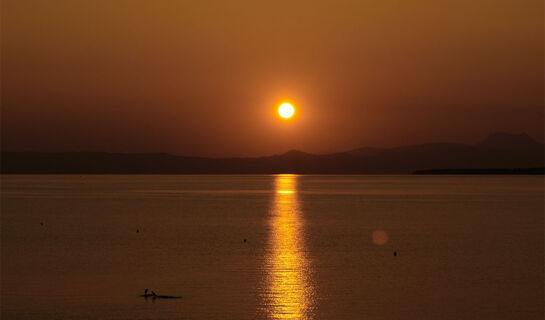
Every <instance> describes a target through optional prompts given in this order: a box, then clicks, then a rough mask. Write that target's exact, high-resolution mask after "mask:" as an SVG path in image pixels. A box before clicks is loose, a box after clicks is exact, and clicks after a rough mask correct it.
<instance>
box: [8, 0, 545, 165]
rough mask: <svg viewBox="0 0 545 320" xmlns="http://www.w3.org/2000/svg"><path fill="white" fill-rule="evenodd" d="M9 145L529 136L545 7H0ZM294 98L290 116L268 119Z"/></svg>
mask: <svg viewBox="0 0 545 320" xmlns="http://www.w3.org/2000/svg"><path fill="white" fill-rule="evenodd" d="M1 9H2V10H1V11H2V13H1V14H2V30H1V35H2V49H1V50H2V52H1V53H2V56H1V62H2V70H1V80H2V119H1V121H2V122H1V124H2V149H3V150H11V151H109V152H169V153H174V154H182V155H203V156H247V155H268V154H273V153H281V152H284V151H286V150H289V149H300V150H304V151H308V152H329V151H344V150H347V149H351V148H356V147H360V146H377V147H380V146H396V145H403V144H412V143H424V142H436V141H452V142H468V143H473V142H477V141H478V140H480V139H482V138H484V137H485V136H486V135H487V134H489V133H491V132H493V131H498V130H501V131H512V132H521V131H526V132H527V133H529V134H530V135H532V136H534V137H535V138H537V139H538V140H540V141H543V129H544V128H543V121H544V96H543V94H544V79H543V73H544V64H543V60H544V24H543V10H544V8H543V1H541V0H539V1H533V0H532V1H520V0H493V1H492V0H482V1H468V0H456V1H454V0H447V1H436V0H434V1H431V0H429V1H428V0H425V1H406V0H400V1H393V0H382V1H367V0H354V1H343V0H335V1H323V0H313V1H293V0H292V1H255V0H240V1H226V0H217V1H214V0H210V1H147V0H139V1H137V0H127V1H117V0H116V1H107V0H100V1H69V0H65V1H58V0H48V1H41V0H39V1H28V0H3V1H2V8H1ZM283 98H287V99H290V100H291V101H293V102H294V105H295V106H296V108H297V117H296V119H293V121H289V122H282V121H278V118H277V117H275V116H274V114H273V107H274V105H275V103H277V102H279V101H280V100H282V99H283Z"/></svg>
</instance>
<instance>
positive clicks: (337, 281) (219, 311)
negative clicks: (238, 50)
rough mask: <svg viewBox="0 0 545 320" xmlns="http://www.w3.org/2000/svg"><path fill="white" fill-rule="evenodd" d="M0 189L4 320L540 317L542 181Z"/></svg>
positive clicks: (86, 179) (32, 179)
mask: <svg viewBox="0 0 545 320" xmlns="http://www.w3.org/2000/svg"><path fill="white" fill-rule="evenodd" d="M1 181H2V189H1V192H2V202H1V232H2V233H1V279H0V280H1V318H2V319H16V318H17V319H543V316H544V314H543V313H544V178H543V177H542V176H296V175H247V176H229V175H225V176H183V175H179V176H177V175H172V176H156V175H138V176H130V175H104V176H100V175H97V176H93V175H83V176H79V175H66V176H61V175H40V176H22V175H21V176H11V175H10V176H5V175H4V176H2V177H1ZM137 230H138V232H137ZM244 239H246V242H245V241H244ZM394 252H396V253H397V255H395V256H394ZM146 288H149V289H150V290H153V291H155V292H156V293H157V294H159V295H173V296H182V298H181V299H152V298H147V299H146V298H142V297H139V295H140V294H142V293H143V291H144V289H146Z"/></svg>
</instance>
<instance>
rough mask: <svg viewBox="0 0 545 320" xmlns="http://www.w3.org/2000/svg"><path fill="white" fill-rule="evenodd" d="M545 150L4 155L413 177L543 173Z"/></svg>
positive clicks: (496, 139) (17, 159) (118, 165)
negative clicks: (451, 172) (454, 172)
mask: <svg viewBox="0 0 545 320" xmlns="http://www.w3.org/2000/svg"><path fill="white" fill-rule="evenodd" d="M544 151H545V148H544V145H543V144H541V143H539V142H537V141H535V140H534V139H532V138H531V137H530V136H528V135H527V134H525V133H522V134H510V133H502V132H498V133H494V134H491V135H490V136H488V137H487V138H486V139H484V140H483V141H482V142H480V143H478V144H475V145H469V144H460V143H430V144H421V145H410V146H403V147H397V148H360V149H355V150H350V151H346V152H339V153H332V154H321V155H318V154H309V153H305V152H302V151H298V150H291V151H288V152H286V153H283V154H279V155H273V156H266V157H257V158H202V157H184V156H174V155H170V154H166V153H147V154H121V153H101V152H74V153H38V152H2V163H1V172H2V173H14V174H25V173H26V174H46V173H51V174H53V173H55V174H62V173H65V174H72V173H94V174H101V173H103V174H115V173H120V174H238V173H248V174H251V173H256V174H257V173H302V174H304V173H306V174H310V173H328V174H358V173H359V174H410V173H412V172H414V171H417V170H432V169H459V168H462V169H481V168H492V169H495V168H538V167H543V166H544Z"/></svg>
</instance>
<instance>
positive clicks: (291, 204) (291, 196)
mask: <svg viewBox="0 0 545 320" xmlns="http://www.w3.org/2000/svg"><path fill="white" fill-rule="evenodd" d="M275 184H276V186H275V189H276V193H275V196H274V200H273V204H272V208H271V212H270V215H271V217H270V220H269V223H270V238H269V248H268V255H267V258H266V261H265V263H266V266H265V270H266V272H267V280H266V281H267V283H266V284H265V285H266V291H265V292H266V294H265V301H264V302H265V308H266V312H267V314H268V316H269V317H271V318H273V319H311V318H312V309H313V292H314V288H313V286H312V284H311V279H310V273H311V272H310V271H311V267H310V263H309V260H308V258H307V257H306V253H305V252H306V251H305V243H304V221H303V218H302V211H301V209H300V206H299V202H298V199H297V176H295V175H278V176H276V181H275Z"/></svg>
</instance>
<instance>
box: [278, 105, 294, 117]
mask: <svg viewBox="0 0 545 320" xmlns="http://www.w3.org/2000/svg"><path fill="white" fill-rule="evenodd" d="M294 112H295V109H294V108H293V106H292V105H291V104H290V103H283V104H281V105H280V107H278V114H279V115H280V116H281V117H282V118H286V119H288V118H291V117H292V116H293V113H294Z"/></svg>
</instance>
